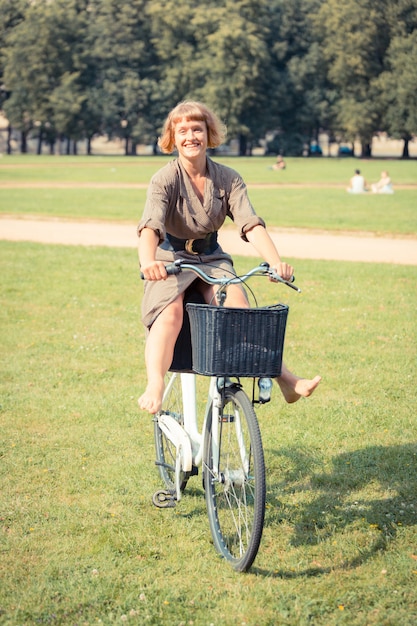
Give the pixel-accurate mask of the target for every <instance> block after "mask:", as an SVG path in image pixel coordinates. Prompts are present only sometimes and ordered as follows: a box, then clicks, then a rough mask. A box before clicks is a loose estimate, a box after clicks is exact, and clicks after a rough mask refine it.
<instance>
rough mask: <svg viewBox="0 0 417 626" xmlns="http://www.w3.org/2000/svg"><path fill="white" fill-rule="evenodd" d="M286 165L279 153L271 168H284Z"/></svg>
mask: <svg viewBox="0 0 417 626" xmlns="http://www.w3.org/2000/svg"><path fill="white" fill-rule="evenodd" d="M286 167H287V164H286V163H285V161H284V159H283V157H282V156H281V155H280V154H279V155H278V156H277V160H276V161H275V163H274V164H273V166H272V169H273V170H285V168H286Z"/></svg>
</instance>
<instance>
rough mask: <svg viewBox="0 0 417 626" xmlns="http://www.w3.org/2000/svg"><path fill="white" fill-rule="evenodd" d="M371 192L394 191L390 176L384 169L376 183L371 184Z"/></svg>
mask: <svg viewBox="0 0 417 626" xmlns="http://www.w3.org/2000/svg"><path fill="white" fill-rule="evenodd" d="M371 190H372V192H373V193H394V190H393V188H392V183H391V178H390V177H389V174H388V172H387V171H386V170H384V171H382V172H381V178H380V179H379V181H378V182H377V183H373V184H372V185H371Z"/></svg>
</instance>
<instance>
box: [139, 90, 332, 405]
mask: <svg viewBox="0 0 417 626" xmlns="http://www.w3.org/2000/svg"><path fill="white" fill-rule="evenodd" d="M223 140H224V130H223V126H222V124H221V123H220V121H219V119H218V118H217V116H216V115H215V114H214V113H213V112H212V111H211V110H210V109H208V108H207V107H206V106H205V105H204V104H202V103H200V102H182V103H180V104H178V105H177V106H176V107H175V108H174V109H173V110H172V111H171V112H170V113H169V115H168V117H167V120H166V122H165V125H164V129H163V133H162V136H161V138H160V140H159V146H160V148H161V150H162V151H163V152H165V153H168V154H170V153H172V152H173V150H174V149H175V148H176V149H177V151H178V158H177V159H175V160H173V161H171V162H170V163H168V164H167V165H166V166H165V167H163V168H162V169H161V170H159V171H158V172H157V173H156V174H155V175H154V176H153V178H152V179H151V182H150V185H149V189H148V195H147V200H146V205H145V210H144V214H143V217H142V219H141V221H140V223H139V226H138V235H139V261H140V266H141V270H142V272H143V274H144V277H145V279H146V282H145V293H144V298H143V304H142V319H143V322H144V324H145V326H146V327H147V328H148V329H149V334H148V337H147V342H146V349H145V361H146V370H147V376H148V384H147V387H146V390H145V392H144V393H143V395H142V396H141V397H140V398H139V400H138V402H139V406H140V408H141V409H143V410H146V411H148V412H149V413H157V412H158V411H159V410H160V408H161V404H162V396H163V391H164V376H165V374H166V372H167V371H168V369H169V367H170V365H171V362H172V358H173V352H174V346H175V342H176V340H177V337H178V334H179V332H180V330H181V326H182V319H183V299H184V292H185V290H186V289H187V287H189V286H190V284H191V283H195V285H196V287H197V288H198V290H199V291H200V292H201V294H202V295H203V297H204V299H205V301H206V302H212V301H213V298H214V301H215V291H216V287H213V286H211V285H207V284H205V283H203V282H202V281H200V280H198V279H197V280H196V278H195V275H194V274H193V273H192V272H183V273H181V274H179V275H178V276H169V277H167V273H166V271H165V265H166V264H167V263H170V262H172V261H173V260H174V259H178V258H180V259H185V260H188V261H189V262H192V263H196V262H199V263H202V264H203V269H204V271H205V272H206V273H207V274H209V275H212V276H224V275H225V273H226V274H227V273H230V272H232V273H234V272H233V262H232V259H231V257H230V256H229V255H228V254H227V253H225V252H224V251H223V250H222V248H221V247H220V246H219V245H218V243H217V231H218V229H219V228H220V227H221V226H222V225H223V223H224V221H225V219H226V217H227V216H229V217H231V219H232V220H233V221H234V222H235V224H236V225H237V227H238V228H239V231H240V235H241V237H242V239H243V240H244V241H249V242H250V243H251V244H252V245H253V246H254V247H255V249H256V250H257V252H258V253H259V255H260V256H261V257H262V258H263V259H264V260H265V261H267V263H269V264H270V266H271V267H272V268H273V269H274V270H275V271H276V272H277V273H278V274H279V275H280V276H281V277H282V278H284V279H289V278H290V277H291V276H292V274H293V268H292V267H291V266H290V265H288V264H287V263H283V262H282V261H281V259H280V256H279V254H278V251H277V250H276V248H275V245H274V243H273V242H272V239H271V238H270V236H269V235H268V233H267V231H266V229H265V224H264V222H263V220H262V219H261V218H260V217H258V216H257V215H256V214H255V211H254V209H253V207H252V205H251V204H250V201H249V198H248V195H247V191H246V185H245V184H244V182H243V180H242V178H241V177H240V176H239V174H238V173H237V172H235V171H234V170H232V169H231V168H228V167H226V166H224V165H220V164H218V163H215V162H214V161H212V160H211V159H210V158H208V157H207V148H215V147H217V146H219V145H220V144H221V143H222V142H223ZM206 264H209V265H206ZM226 305H227V306H230V307H248V306H249V304H248V300H247V298H246V294H245V292H244V290H243V289H242V288H241V287H240V286H239V285H232V286H230V288H229V289H228V293H227V301H226ZM320 380H321V378H320V376H316V377H315V378H313V379H311V380H309V379H304V378H299V377H298V376H295V375H294V374H292V373H291V372H290V371H289V370H288V369H287V368H286V367H285V365H284V364H283V366H282V374H281V376H280V377H279V378H278V379H277V382H278V384H279V386H280V388H281V391H282V393H283V395H284V397H285V399H286V401H287V402H290V403H291V402H296V401H297V400H298V399H299V398H300V397H301V396H303V397H307V396H309V395H311V393H312V392H313V391H314V389H315V388H316V387H317V385H318V384H319V382H320Z"/></svg>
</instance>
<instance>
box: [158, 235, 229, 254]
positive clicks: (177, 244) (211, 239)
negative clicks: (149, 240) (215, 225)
mask: <svg viewBox="0 0 417 626" xmlns="http://www.w3.org/2000/svg"><path fill="white" fill-rule="evenodd" d="M159 247H160V248H162V249H163V250H170V251H172V252H181V251H185V252H188V254H212V253H213V252H214V251H215V249H216V248H217V247H218V243H217V233H209V234H208V235H206V236H205V237H204V239H179V238H178V237H174V236H173V235H170V234H168V233H167V235H166V239H165V240H164V241H163V242H162V243H161V244H159Z"/></svg>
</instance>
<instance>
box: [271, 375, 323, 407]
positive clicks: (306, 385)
mask: <svg viewBox="0 0 417 626" xmlns="http://www.w3.org/2000/svg"><path fill="white" fill-rule="evenodd" d="M275 380H276V381H277V383H278V385H279V386H280V389H281V392H282V395H283V396H284V398H285V401H286V402H288V404H292V403H293V402H297V400H299V399H300V398H308V397H309V396H311V394H312V393H313V391H314V390H315V389H316V387H317V386H318V385H319V384H320V381H321V376H315V377H314V378H311V379H309V378H298V376H294V375H293V374H291V376H287V375H285V376H284V373H283V375H282V376H280V377H279V378H276V379H275Z"/></svg>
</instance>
